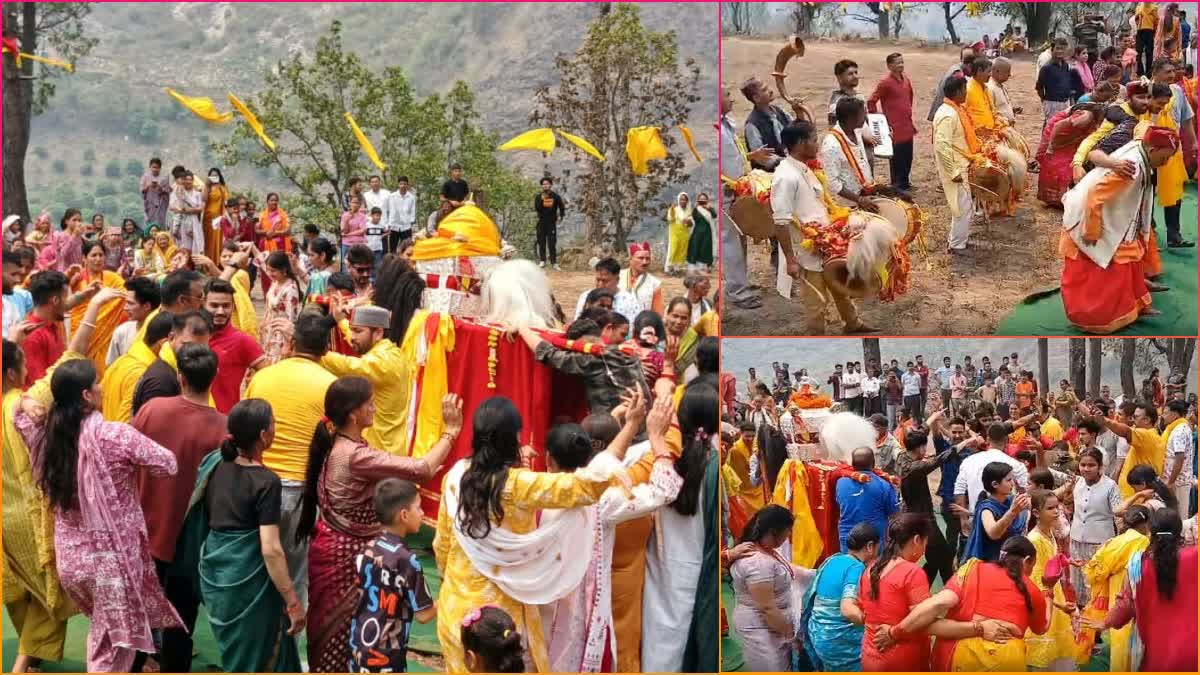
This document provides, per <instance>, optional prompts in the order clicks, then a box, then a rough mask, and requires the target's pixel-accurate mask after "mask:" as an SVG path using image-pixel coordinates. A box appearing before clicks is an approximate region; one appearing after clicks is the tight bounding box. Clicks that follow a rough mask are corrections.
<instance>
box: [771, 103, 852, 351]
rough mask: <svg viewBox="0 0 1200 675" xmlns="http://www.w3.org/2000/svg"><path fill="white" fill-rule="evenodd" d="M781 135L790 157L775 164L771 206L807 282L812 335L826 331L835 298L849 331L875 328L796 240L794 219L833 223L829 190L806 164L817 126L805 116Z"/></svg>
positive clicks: (798, 274) (791, 259) (788, 252)
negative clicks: (826, 197) (827, 205)
mask: <svg viewBox="0 0 1200 675" xmlns="http://www.w3.org/2000/svg"><path fill="white" fill-rule="evenodd" d="M781 136H782V141H783V145H784V148H785V149H786V150H787V153H788V156H787V157H785V158H784V159H783V161H781V162H780V163H779V166H777V167H776V168H775V173H774V177H773V180H772V183H771V209H772V211H773V212H774V214H775V238H776V239H777V240H778V241H779V247H780V250H781V251H782V253H783V257H784V259H785V260H786V261H787V273H788V275H789V276H791V277H792V278H793V279H797V280H803V281H804V283H803V284H802V285H801V286H800V293H801V297H802V298H803V301H804V310H805V319H806V325H807V333H806V334H807V335H824V334H825V307H826V304H827V303H828V300H829V299H830V298H832V299H833V304H834V306H836V307H837V311H838V314H839V315H840V316H841V318H842V321H843V322H844V323H845V326H846V328H845V332H846V333H847V334H850V333H865V332H875V330H874V329H873V328H870V327H869V326H867V325H865V324H863V323H862V322H861V321H860V320H859V318H858V310H857V309H856V308H855V306H854V301H853V300H851V299H850V297H849V296H847V295H845V294H844V293H842V292H841V291H838V290H836V289H834V288H832V287H830V286H827V285H826V284H825V277H824V275H822V274H821V270H822V268H823V267H824V261H823V260H822V259H821V256H820V255H819V254H817V253H814V252H811V251H807V250H805V249H803V248H801V247H800V246H793V245H792V228H793V226H792V218H796V219H797V220H799V221H800V222H801V223H805V224H814V225H821V226H827V225H829V224H830V221H829V211H828V210H826V208H825V203H824V202H823V201H822V199H821V195H822V192H823V190H824V188H822V187H821V181H820V180H819V179H818V178H817V176H816V174H815V173H813V171H812V169H810V168H809V167H808V166H807V165H806V164H805V163H806V162H811V161H812V160H814V159H816V158H817V130H816V128H815V127H813V125H812V124H811V123H810V122H806V121H801V122H797V123H795V124H793V125H791V126H789V127H787V128H785V129H784V130H783V132H782V134H781ZM848 229H849V228H848Z"/></svg>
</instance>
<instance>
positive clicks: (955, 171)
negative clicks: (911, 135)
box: [933, 77, 980, 253]
mask: <svg viewBox="0 0 1200 675" xmlns="http://www.w3.org/2000/svg"><path fill="white" fill-rule="evenodd" d="M942 93H943V97H942V104H941V106H940V107H939V108H938V109H937V114H936V115H934V117H933V154H934V157H935V159H936V160H937V172H938V176H939V177H940V178H941V180H942V191H943V192H945V193H946V202H947V204H948V205H949V206H950V214H951V216H953V220H952V221H951V223H950V237H949V242H948V244H949V250H950V252H951V253H959V252H962V251H965V250H966V249H967V238H968V237H969V236H970V234H971V219H972V218H973V217H974V215H975V200H974V199H972V197H971V189H970V187H969V186H968V185H967V172H968V171H969V170H970V168H971V160H972V159H973V158H974V157H975V156H977V155H978V154H979V152H980V145H979V139H978V138H977V137H976V136H975V124H974V122H972V121H971V115H970V114H969V113H968V112H967V110H966V108H965V107H964V105H963V104H964V103H966V101H967V81H966V79H964V78H961V77H951V78H949V79H947V80H946V83H945V85H944V86H943V87H942Z"/></svg>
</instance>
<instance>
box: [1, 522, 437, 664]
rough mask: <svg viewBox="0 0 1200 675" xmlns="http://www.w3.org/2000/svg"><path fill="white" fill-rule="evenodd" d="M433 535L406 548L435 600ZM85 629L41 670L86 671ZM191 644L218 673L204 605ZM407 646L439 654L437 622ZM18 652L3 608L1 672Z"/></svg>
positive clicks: (76, 624)
mask: <svg viewBox="0 0 1200 675" xmlns="http://www.w3.org/2000/svg"><path fill="white" fill-rule="evenodd" d="M433 535H434V531H433V529H432V528H429V527H424V528H422V529H421V531H420V532H418V533H417V534H414V535H412V536H410V537H408V545H409V548H411V549H412V550H413V551H415V552H416V553H417V557H418V559H419V560H420V561H421V565H422V568H423V569H424V571H425V579H426V581H427V582H428V583H429V592H430V593H431V594H432V595H433V597H435V598H436V597H437V594H438V589H439V588H440V587H441V585H442V574H441V572H440V571H439V570H438V568H437V565H436V564H435V563H434V559H433ZM88 626H89V622H88V620H87V617H84V616H75V617H72V618H71V620H70V621H69V622H68V623H67V642H66V647H65V648H64V650H63V660H62V661H59V662H58V663H46V664H43V666H42V669H43V670H44V671H46V672H54V673H82V672H87V663H86V662H87V632H88ZM298 640H299V646H300V658H301V659H302V660H306V657H305V650H306V647H307V641H306V640H305V638H304V635H303V634H301V635H300V636H299V638H298ZM194 642H195V645H194V647H193V653H194V656H193V658H192V672H197V673H204V672H214V671H220V670H221V658H220V654H219V652H218V651H217V643H216V641H215V640H214V639H213V634H212V630H211V629H210V628H209V625H208V614H206V613H205V611H204V607H203V606H201V608H200V616H199V617H198V618H197V619H196V633H195V638H194ZM408 646H409V649H410V650H413V651H418V652H422V653H426V654H439V655H440V654H441V653H442V648H441V645H440V644H439V643H438V639H437V621H436V620H435V621H431V622H429V623H427V624H420V623H415V622H414V623H413V626H412V632H411V633H410V634H409V642H408ZM17 650H18V639H17V631H16V628H14V627H13V624H12V621H11V620H10V619H9V617H8V610H7V609H6V610H5V611H4V663H3V668H4V672H11V671H12V666H13V662H14V661H16V658H17ZM408 669H409V671H410V672H432V671H431V670H430V669H429V668H426V667H424V666H422V665H421V664H420V663H417V662H416V660H414V659H409V661H408Z"/></svg>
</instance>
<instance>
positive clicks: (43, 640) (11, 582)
mask: <svg viewBox="0 0 1200 675" xmlns="http://www.w3.org/2000/svg"><path fill="white" fill-rule="evenodd" d="M86 358H87V357H86V356H85V355H83V354H77V353H75V352H70V351H67V352H64V353H63V355H62V356H60V357H59V359H58V361H57V362H55V363H54V365H52V366H51V367H50V368H49V369H47V370H46V374H45V375H44V376H42V378H41V379H40V380H38V381H37V382H35V383H34V384H33V386H32V387H30V388H29V389H28V390H27V391H24V392H22V391H21V390H20V389H19V388H13V389H12V390H10V391H9V392H7V393H6V394H4V400H3V414H4V422H3V424H4V428H3V443H4V447H3V455H4V456H3V469H4V471H3V475H0V478H2V479H3V493H2V495H3V502H4V503H3V509H4V535H5V536H4V584H3V586H4V604H5V606H6V607H7V608H8V610H9V613H10V614H13V613H14V610H16V611H17V612H20V613H23V614H24V617H23V619H24V621H23V624H24V625H18V629H19V631H20V643H19V644H20V652H21V653H22V654H25V655H27V656H33V657H36V658H40V659H45V660H48V661H59V660H61V659H62V653H63V641H64V640H65V639H66V636H67V618H68V617H70V616H71V615H72V614H74V613H75V612H76V611H77V610H76V609H75V606H74V604H72V603H71V600H70V598H68V597H67V594H66V593H65V592H63V588H62V585H61V584H60V582H59V580H58V571H57V569H58V568H57V567H56V566H55V560H54V511H53V509H52V508H50V504H49V502H48V501H47V500H46V498H45V497H44V496H43V495H42V492H41V490H40V489H38V487H37V482H36V481H35V480H34V477H33V468H32V466H31V465H30V462H29V448H28V447H27V446H26V445H25V439H24V438H23V437H22V436H21V434H20V432H18V431H17V427H16V423H15V421H14V419H15V416H16V412H17V408H18V406H19V405H20V404H21V399H22V398H23V397H25V396H28V397H29V398H32V399H34V400H36V401H37V402H39V403H41V404H42V405H43V406H49V405H50V402H51V400H52V397H51V395H50V377H51V376H52V375H53V374H54V370H55V369H56V368H57V367H58V366H59V365H61V364H63V363H65V362H67V361H73V360H76V359H86ZM14 620H15V617H14Z"/></svg>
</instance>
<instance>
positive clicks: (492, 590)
mask: <svg viewBox="0 0 1200 675" xmlns="http://www.w3.org/2000/svg"><path fill="white" fill-rule="evenodd" d="M607 487H608V483H607V482H601V483H591V482H586V481H583V480H581V479H579V478H577V477H576V476H575V474H574V473H547V472H541V471H531V470H529V469H524V468H519V467H514V468H511V469H509V471H508V477H507V479H506V480H505V482H504V487H503V488H502V489H501V492H500V503H501V505H502V506H503V508H504V518H503V520H502V521H501V522H500V523H499V525H500V526H501V527H503V528H505V529H507V530H509V531H511V532H515V533H517V534H526V533H529V532H532V531H533V530H535V529H537V526H538V519H537V515H538V512H539V511H540V510H541V509H569V508H575V507H578V506H586V505H588V504H593V503H595V501H596V500H597V499H598V498H599V497H600V494H601V493H603V492H604V490H605V489H606V488H607ZM448 489H450V490H457V489H458V486H448V485H447V484H446V482H445V481H443V483H442V491H443V493H445V491H446V490H448ZM455 517H456V516H455V515H454V514H450V513H447V511H446V500H442V502H441V506H440V507H439V509H438V520H437V534H436V535H435V536H434V539H433V551H434V554H435V556H436V557H437V564H438V568H439V569H441V570H442V579H443V581H442V587H441V592H440V594H439V595H438V601H437V634H438V641H439V642H440V643H441V645H442V655H443V657H444V658H445V663H446V666H445V667H446V671H447V672H451V673H463V672H467V664H466V661H465V656H464V652H463V646H462V620H463V617H465V616H466V615H467V614H468V613H470V612H472V611H474V610H477V609H479V608H480V607H483V606H484V605H493V606H495V607H499V608H500V609H502V610H504V611H505V612H507V613H508V615H509V616H510V617H512V619H513V621H514V622H515V623H516V625H517V631H518V632H519V633H520V634H521V636H522V637H523V638H524V639H525V640H526V641H527V642H528V645H529V654H528V656H529V657H530V660H531V661H532V662H533V664H534V666H535V668H536V670H537V671H538V672H542V673H544V672H548V671H549V670H550V660H549V656H548V654H547V651H546V636H545V633H544V632H543V630H542V617H541V611H540V609H539V607H538V606H537V605H525V604H523V603H521V602H517V601H516V600H514V599H513V598H511V597H509V596H508V594H506V593H505V592H504V591H502V590H500V588H499V587H498V586H496V584H495V583H493V582H492V581H491V580H490V579H488V578H487V577H485V576H484V575H482V574H480V573H479V571H478V570H476V569H475V566H474V565H472V564H471V559H470V558H468V557H467V554H466V552H465V551H463V548H462V546H461V545H460V544H459V542H458V535H457V534H455V532H454V525H453V520H452V519H453V518H455ZM495 524H496V523H493V525H495Z"/></svg>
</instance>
